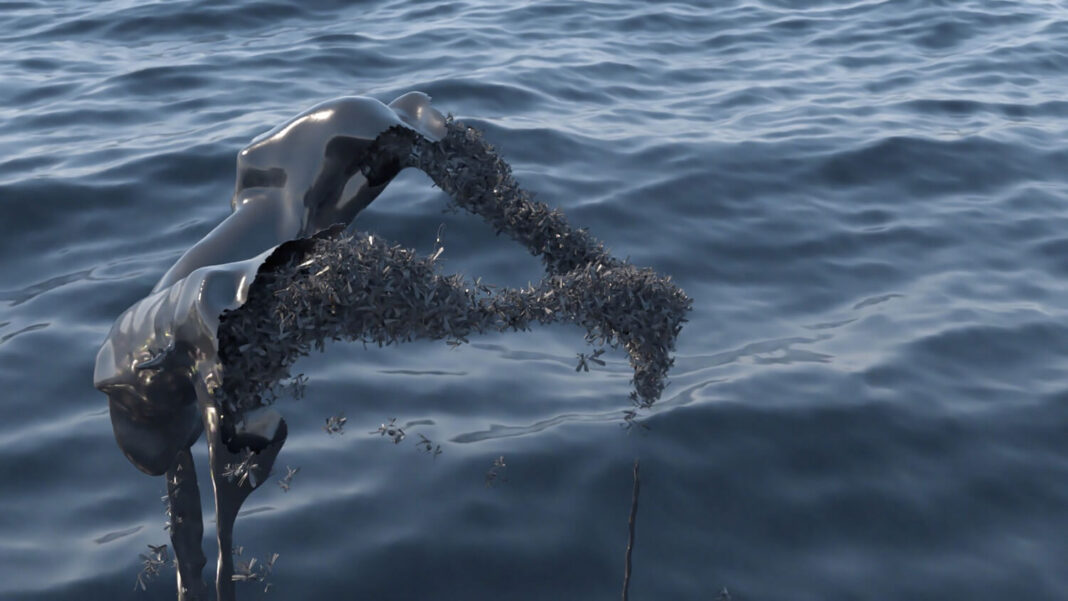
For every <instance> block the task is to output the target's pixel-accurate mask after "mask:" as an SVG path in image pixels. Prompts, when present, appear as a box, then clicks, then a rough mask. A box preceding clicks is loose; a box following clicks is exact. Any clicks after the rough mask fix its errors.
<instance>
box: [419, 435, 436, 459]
mask: <svg viewBox="0 0 1068 601" xmlns="http://www.w3.org/2000/svg"><path fill="white" fill-rule="evenodd" d="M415 444H416V445H417V446H419V447H420V449H421V450H422V451H423V452H424V453H431V452H432V453H433V454H434V459H437V458H438V455H441V445H437V446H434V442H433V441H431V440H430V439H429V438H427V437H426V436H423V435H422V434H420V435H419V441H418V442H416V443H415Z"/></svg>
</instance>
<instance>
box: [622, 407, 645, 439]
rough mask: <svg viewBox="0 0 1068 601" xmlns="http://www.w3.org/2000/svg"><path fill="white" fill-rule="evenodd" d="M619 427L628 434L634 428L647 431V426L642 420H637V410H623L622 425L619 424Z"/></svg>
mask: <svg viewBox="0 0 1068 601" xmlns="http://www.w3.org/2000/svg"><path fill="white" fill-rule="evenodd" d="M619 426H620V427H621V428H623V429H624V430H626V431H627V433H628V434H629V433H630V431H631V430H632V429H633V428H634V427H635V426H637V427H638V428H639V429H642V430H648V429H649V424H647V423H645V421H644V420H639V419H638V410H637V409H625V410H624V411H623V423H622V424H619Z"/></svg>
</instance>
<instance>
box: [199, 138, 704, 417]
mask: <svg viewBox="0 0 1068 601" xmlns="http://www.w3.org/2000/svg"><path fill="white" fill-rule="evenodd" d="M368 155H370V156H378V157H394V160H396V161H398V162H400V163H401V164H403V165H405V166H412V167H417V168H419V169H421V170H422V171H424V172H426V173H427V174H428V175H429V176H430V177H431V179H432V180H433V181H434V183H435V184H436V185H437V186H438V187H440V188H441V189H442V190H444V191H445V192H446V193H448V194H449V195H450V196H451V197H452V199H453V201H454V202H455V203H456V204H457V205H459V206H460V207H462V208H464V209H466V210H468V211H470V212H472V213H475V214H477V215H479V216H481V217H482V218H483V219H485V220H486V221H487V222H488V223H489V224H490V225H491V226H492V227H493V228H494V229H495V230H496V231H497V232H498V233H504V234H507V235H508V236H510V237H511V238H513V239H515V240H516V241H517V242H519V243H521V244H523V245H524V246H525V247H526V248H527V249H528V250H530V252H531V253H532V254H534V255H535V256H540V257H541V258H542V261H543V262H544V265H545V269H546V277H545V279H543V280H542V281H541V282H539V283H537V284H536V285H532V286H530V287H528V288H523V289H509V288H493V287H490V286H486V285H483V284H481V283H480V282H478V281H474V282H472V281H469V280H465V279H464V278H463V277H462V276H460V275H442V274H440V273H438V270H437V266H436V264H435V258H436V255H435V256H428V257H421V256H417V255H416V254H415V253H414V252H413V251H412V250H409V249H405V248H402V247H400V246H396V245H392V244H390V243H388V242H386V241H385V240H383V239H382V238H380V237H379V236H374V235H369V234H366V233H352V232H346V231H345V229H344V228H343V227H341V226H334V227H332V228H329V229H327V230H324V231H322V232H320V233H318V234H316V235H315V236H312V237H310V238H305V239H300V240H294V241H290V242H287V243H285V244H282V245H281V246H279V247H278V249H276V250H275V252H274V253H273V254H272V255H271V256H270V258H269V259H268V260H267V261H266V262H265V263H264V264H263V265H262V266H261V267H260V269H259V272H258V273H257V275H256V279H255V281H254V282H253V284H252V286H251V287H250V289H249V294H248V301H247V302H246V303H245V304H244V305H242V306H241V307H240V308H238V309H236V310H233V311H229V312H226V313H224V314H223V316H222V318H221V323H220V327H219V356H220V358H221V360H222V364H223V370H224V378H223V385H222V387H221V388H220V389H219V390H218V391H216V395H217V399H218V400H219V401H220V406H221V407H222V408H223V409H224V410H225V411H228V412H233V413H240V412H242V411H244V410H248V409H252V408H255V407H259V406H262V405H264V404H266V403H267V402H268V399H269V398H272V397H273V395H272V394H271V390H272V389H273V387H274V386H275V385H276V383H278V382H279V381H280V380H282V379H284V378H286V377H287V376H288V375H289V372H288V368H289V367H290V366H291V365H292V364H293V362H295V361H296V360H297V359H298V358H299V357H301V356H303V355H306V354H308V353H309V352H310V351H311V349H313V348H315V349H317V350H320V351H322V350H324V347H325V344H326V342H327V341H329V340H350V341H357V342H362V343H364V344H375V345H378V346H383V345H388V344H393V343H398V342H407V341H412V340H415V339H421V338H422V339H432V340H447V341H450V342H452V343H462V342H467V338H468V336H470V335H471V334H472V333H481V332H485V331H512V330H515V331H518V330H527V329H529V328H530V327H531V326H532V325H533V324H535V323H554V322H571V323H575V324H578V325H579V326H581V327H583V328H584V329H585V331H586V340H587V341H588V342H590V343H591V344H595V345H608V346H611V347H622V348H623V349H624V350H625V351H626V352H627V354H628V356H629V358H630V363H631V366H632V368H633V369H634V380H633V384H634V392H633V393H632V395H631V396H632V399H633V400H634V401H635V402H636V403H638V404H639V405H642V406H649V405H651V404H652V403H653V402H655V401H656V400H657V399H658V398H659V397H660V394H661V392H662V391H663V389H664V386H665V382H666V377H667V372H668V370H669V369H670V368H671V366H672V364H673V359H672V357H671V352H672V351H673V350H674V347H675V339H676V338H677V336H678V334H679V332H680V331H681V329H682V324H683V323H684V322H685V321H686V319H685V316H686V314H687V313H688V312H689V310H690V309H691V307H692V304H693V303H692V300H691V299H690V298H689V297H688V296H686V294H685V293H684V292H683V291H682V290H681V289H680V288H679V287H677V286H675V285H674V284H673V283H672V282H671V280H670V277H666V276H661V275H658V274H657V273H656V272H654V271H652V270H651V269H645V268H638V267H635V266H634V265H631V264H630V263H628V262H626V261H621V260H619V259H616V258H614V257H611V256H610V255H609V254H608V252H607V251H606V250H605V248H604V245H603V244H602V243H600V242H599V241H597V240H596V239H595V238H593V236H591V235H590V234H589V233H588V232H587V231H586V230H584V229H574V228H572V227H571V226H570V225H569V224H568V223H567V220H566V219H565V218H564V216H563V214H562V213H561V212H560V211H558V210H555V209H550V208H549V207H548V206H546V205H545V204H544V203H541V202H536V201H533V200H532V199H531V197H530V195H529V194H528V193H527V192H526V191H524V190H523V189H521V188H520V187H519V185H518V184H517V183H516V181H515V179H514V178H513V177H512V174H511V168H510V167H509V166H508V164H507V163H505V162H504V161H503V160H502V159H501V158H500V157H499V156H498V155H497V154H496V152H495V151H494V149H493V147H492V146H490V145H489V144H488V143H486V142H485V140H483V138H482V136H481V134H479V132H477V131H476V130H475V129H473V128H470V127H466V126H464V125H463V124H462V123H458V122H456V121H453V120H452V119H451V118H450V119H449V120H448V122H447V135H446V136H445V137H444V138H442V139H441V140H440V141H438V142H431V141H429V140H427V139H425V138H423V137H422V136H419V135H417V134H415V133H414V132H411V131H410V130H407V129H405V128H402V127H395V128H392V129H390V130H387V131H386V132H384V133H383V134H381V135H380V136H379V137H378V138H377V139H376V141H375V143H374V144H373V145H372V147H371V148H370V149H369V152H368ZM365 156H366V155H365ZM371 168H373V167H371V166H367V167H366V169H371Z"/></svg>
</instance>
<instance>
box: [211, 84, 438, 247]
mask: <svg viewBox="0 0 1068 601" xmlns="http://www.w3.org/2000/svg"><path fill="white" fill-rule="evenodd" d="M396 125H401V126H406V127H409V128H411V129H413V130H415V131H417V132H419V133H420V134H422V135H423V136H425V137H426V138H428V139H430V140H435V141H436V140H438V139H440V138H441V137H442V136H443V135H444V134H445V118H444V117H443V116H442V114H441V113H439V112H438V111H437V110H435V109H434V108H433V107H431V106H430V97H429V96H427V95H426V94H423V93H422V92H409V93H407V94H405V95H403V96H401V97H399V98H397V99H396V100H394V101H393V102H391V103H389V104H388V105H385V104H382V103H381V102H379V101H377V100H375V99H373V98H366V97H360V96H348V97H344V98H338V99H335V100H330V101H327V102H324V103H322V104H319V105H316V106H314V107H312V108H310V109H308V110H306V111H304V112H303V113H301V114H299V115H297V116H296V117H294V118H292V119H290V120H289V121H287V122H286V123H283V124H282V125H279V126H278V127H276V128H274V129H272V130H271V131H269V132H267V133H265V134H262V135H260V136H258V137H257V138H256V139H255V140H253V141H252V143H251V144H249V145H248V146H246V147H245V148H244V149H242V150H241V152H240V153H238V155H237V186H236V190H235V192H234V198H233V201H232V206H233V209H234V210H235V211H236V210H240V209H241V208H242V206H244V205H245V204H248V203H255V202H256V201H257V200H258V199H260V198H263V197H264V196H265V195H275V194H277V195H280V196H281V198H282V199H283V203H282V204H283V205H284V207H285V210H287V211H289V213H290V215H291V216H292V218H293V219H294V220H297V219H299V228H300V232H301V235H303V236H309V235H312V234H314V233H315V232H317V231H319V230H322V229H324V228H326V227H329V226H330V225H333V224H335V223H344V224H348V223H350V222H351V221H352V220H353V218H355V216H356V214H357V213H359V212H360V211H361V210H363V209H364V208H365V207H366V206H367V205H368V204H370V203H371V201H372V200H374V199H375V197H377V196H378V195H379V194H380V193H381V192H382V190H383V189H384V188H385V186H386V184H388V183H389V182H390V180H392V179H393V177H394V176H395V175H396V174H397V172H398V171H399V170H400V168H401V165H400V162H399V160H398V161H394V164H392V165H389V164H387V165H385V168H383V169H381V170H379V171H378V172H377V173H375V174H374V175H373V176H372V177H373V178H374V181H368V179H367V177H365V176H364V175H363V174H362V173H361V172H360V171H359V167H360V163H361V159H364V158H367V157H366V151H367V149H368V148H369V147H370V146H371V144H372V143H373V142H374V140H375V138H376V137H377V136H378V135H379V134H380V133H382V132H384V131H385V130H387V129H389V128H390V127H393V126H396Z"/></svg>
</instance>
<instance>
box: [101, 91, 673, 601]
mask: <svg viewBox="0 0 1068 601" xmlns="http://www.w3.org/2000/svg"><path fill="white" fill-rule="evenodd" d="M409 166H412V167H417V168H419V169H422V170H423V171H425V172H426V173H427V174H428V175H430V176H431V178H432V179H433V180H434V181H435V183H436V184H437V185H439V186H440V187H441V188H442V189H443V190H445V191H446V192H448V193H449V194H450V195H452V197H453V199H454V200H455V201H456V202H457V203H458V204H460V205H461V206H463V207H464V208H466V209H468V210H470V211H471V212H474V213H476V214H479V215H481V216H482V217H483V218H485V219H486V220H487V221H488V222H489V223H490V224H491V225H492V226H493V227H495V228H496V229H497V230H498V231H499V232H504V233H507V234H508V235H510V236H512V237H513V238H514V239H516V240H517V241H518V242H520V243H522V244H524V245H525V246H526V247H527V248H528V249H529V250H530V251H531V252H532V253H533V254H536V255H540V256H541V257H542V258H543V260H544V262H545V265H546V270H547V276H548V277H547V278H546V280H543V282H541V283H540V284H539V286H538V287H536V288H531V289H529V290H520V291H513V290H497V291H490V290H489V289H487V288H483V287H477V286H468V285H466V284H465V283H464V282H463V281H462V280H461V279H460V278H458V277H455V276H452V277H442V276H439V275H437V274H436V273H435V271H434V258H433V257H431V258H428V259H419V258H417V257H415V256H414V254H413V253H411V252H410V251H405V250H403V249H399V248H398V247H390V246H388V245H386V244H384V243H383V242H382V241H381V240H378V241H376V240H375V239H374V237H366V238H364V237H353V236H346V235H345V234H344V231H343V230H344V228H345V227H346V226H347V225H348V224H349V223H350V222H351V221H352V220H353V218H354V217H355V216H356V214H357V213H358V212H359V211H360V210H362V209H363V208H365V207H366V206H367V205H368V204H370V203H371V201H373V200H374V199H375V198H376V197H377V196H378V195H379V194H380V193H381V192H382V190H383V189H384V188H385V186H386V185H387V184H388V183H389V182H390V181H391V180H392V179H393V178H394V177H395V176H396V174H397V173H398V172H399V171H400V170H401V169H402V168H404V167H409ZM231 204H232V208H233V213H232V214H231V215H230V216H229V217H228V218H227V219H226V220H224V221H223V222H222V223H221V224H219V226H218V227H216V228H215V229H214V230H212V231H211V232H210V233H209V234H208V235H207V236H205V237H204V238H203V239H202V240H200V241H199V242H198V243H197V244H196V245H194V246H193V247H192V248H190V249H189V250H188V251H187V252H186V253H185V254H184V255H182V257H181V258H180V259H179V260H178V262H177V263H175V265H174V266H173V267H171V268H170V269H169V270H168V271H167V273H166V274H164V276H163V278H162V279H161V280H160V281H159V283H157V284H156V286H155V287H154V288H153V290H152V292H151V293H150V294H149V295H148V296H147V297H145V298H144V299H142V300H141V301H139V302H137V303H136V304H134V305H133V306H132V307H130V308H129V309H127V310H126V311H125V312H124V313H123V314H122V315H120V316H119V318H118V320H116V322H115V325H114V326H113V327H112V329H111V332H110V333H109V334H108V338H107V340H106V341H105V342H104V345H103V346H102V348H101V349H100V352H99V354H98V356H97V361H96V370H95V373H94V384H95V385H96V387H97V388H99V389H100V390H101V391H103V392H105V393H106V394H107V397H108V404H109V407H110V412H111V419H112V425H113V428H114V432H115V438H116V440H117V441H118V444H119V447H120V448H121V449H122V451H123V453H124V454H125V455H126V457H127V458H128V459H129V460H130V461H131V462H132V463H133V464H134V465H135V466H137V467H138V468H139V469H141V470H142V471H144V472H145V473H148V474H151V475H161V474H166V476H167V491H168V500H169V513H170V524H169V528H170V531H171V540H172V544H173V546H174V550H175V555H176V557H177V562H178V598H179V599H180V600H189V601H192V600H198V599H204V598H206V595H207V593H206V586H205V585H204V582H203V578H202V571H203V567H204V565H205V563H206V560H205V557H204V553H203V550H202V548H201V539H202V537H203V523H202V515H201V509H200V500H199V491H198V488H197V482H196V474H195V471H194V466H193V462H192V456H191V454H190V451H189V448H190V447H191V445H192V444H193V443H195V442H196V440H197V439H198V438H199V436H200V434H201V433H204V434H205V436H206V438H207V441H208V447H209V460H210V464H211V466H210V467H211V477H212V484H213V487H214V493H215V509H216V516H217V523H218V528H217V537H218V543H219V557H218V568H217V573H216V593H217V598H218V600H219V601H231V600H233V599H234V594H235V593H234V584H233V580H234V578H233V558H232V546H233V541H232V532H233V525H234V521H235V519H236V517H237V513H238V511H239V510H240V507H241V504H242V503H243V501H244V500H245V499H246V498H247V496H248V495H249V494H250V493H251V492H252V491H253V490H255V489H256V488H257V487H258V486H260V485H261V484H262V483H263V482H264V481H265V480H266V479H267V476H268V475H269V474H270V471H271V468H272V466H273V464H274V461H275V458H276V457H277V455H278V452H279V451H280V450H281V447H282V445H283V444H284V442H285V438H286V434H287V428H286V424H285V421H284V420H283V419H282V417H281V415H280V414H278V413H277V412H276V411H274V410H273V409H271V408H270V407H267V406H266V403H264V402H263V401H262V398H261V397H262V392H263V391H264V390H265V388H266V387H269V386H270V385H271V384H272V383H273V382H275V381H277V379H278V378H280V377H282V376H284V375H285V374H286V368H287V367H288V365H290V364H291V363H292V362H293V361H294V360H295V359H296V357H297V356H299V355H301V354H305V353H307V352H308V349H309V346H310V345H316V346H319V347H321V346H322V344H323V342H324V340H327V339H331V338H333V339H338V338H350V339H358V340H361V339H362V340H365V341H372V342H378V343H379V344H383V343H386V344H388V343H391V342H399V341H403V340H410V339H412V338H416V337H424V338H436V339H440V338H452V339H460V340H465V338H464V336H466V335H467V334H468V333H470V332H471V331H481V330H484V329H498V330H504V329H526V328H527V327H528V325H529V324H530V323H531V322H535V321H537V322H548V321H555V320H567V321H572V322H575V323H579V324H581V325H583V326H584V327H585V328H586V330H587V339H588V340H590V341H600V342H602V343H608V344H613V345H622V346H623V347H624V348H625V349H626V350H627V352H628V354H629V355H630V359H631V364H632V365H633V366H634V369H635V380H634V382H635V388H636V392H635V393H634V395H633V398H634V399H635V400H636V401H638V402H639V403H641V404H646V405H648V404H651V403H652V402H653V401H654V400H655V399H656V398H657V397H658V396H659V395H660V392H661V391H662V389H663V386H664V378H665V376H666V373H667V370H668V369H669V368H670V366H671V363H672V361H671V358H670V355H669V353H670V351H671V350H672V349H673V346H674V340H675V337H676V336H677V335H678V333H679V330H680V328H681V323H682V322H683V321H685V319H684V316H685V314H686V312H687V311H688V310H689V307H690V304H691V301H690V299H689V298H688V297H686V295H685V294H684V293H683V292H682V291H681V290H680V289H678V288H677V287H675V286H674V285H673V284H671V283H670V282H669V280H668V279H667V278H663V277H661V276H658V275H657V274H655V273H654V272H652V271H650V270H640V269H637V268H635V267H634V266H632V265H630V264H629V263H627V262H624V261H619V260H618V259H614V258H612V257H611V256H609V255H608V253H607V252H606V251H605V249H604V247H603V245H601V244H600V243H598V242H597V241H596V240H595V239H594V238H593V237H592V236H590V235H589V234H588V233H587V232H585V230H575V229H572V228H571V227H570V226H569V225H568V224H567V223H566V221H565V220H564V218H563V215H562V214H560V213H559V212H558V211H553V210H550V209H549V208H548V207H546V206H545V205H544V204H542V203H535V202H532V201H531V199H530V198H529V195H527V194H526V193H525V192H523V191H522V190H521V189H520V188H519V187H518V185H517V184H516V182H515V180H514V179H512V177H511V174H510V170H509V168H508V166H507V164H506V163H504V162H503V161H502V160H501V159H500V158H499V157H497V156H496V154H495V153H494V152H493V150H492V147H490V146H489V145H488V144H486V143H485V142H484V141H482V139H481V137H480V136H479V135H478V134H477V132H475V131H474V130H472V129H470V128H466V127H464V126H462V124H457V123H455V122H453V121H452V120H451V119H446V118H445V117H443V116H442V115H441V113H439V112H438V111H437V110H435V109H434V108H433V107H431V106H430V99H429V98H428V97H427V96H426V95H425V94H422V93H419V92H411V93H408V94H405V95H403V96H401V97H400V98H397V99H396V100H394V101H393V102H391V103H390V104H389V105H385V104H382V103H380V102H378V101H377V100H373V99H369V98H361V97H346V98H340V99H337V100H332V101H329V102H326V103H323V104H320V105H318V106H316V107H313V108H312V109H309V110H308V111H305V112H303V113H301V114H300V115H298V116H296V117H295V118H293V119H291V120H290V121H288V122H286V123H285V124H283V125H281V126H279V127H277V128H275V129H273V130H271V131H270V132H267V133H266V134H263V135H261V136H259V137H258V138H256V139H255V140H253V142H252V143H251V144H250V145H249V146H247V147H246V148H245V149H243V150H242V151H241V152H240V153H239V155H238V168H237V185H236V190H235V193H234V196H233V200H232V203H231ZM309 266H314V269H309ZM393 267H397V269H392V268H393ZM391 269H392V271H391ZM402 273H403V277H402V276H401V274H402Z"/></svg>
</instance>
